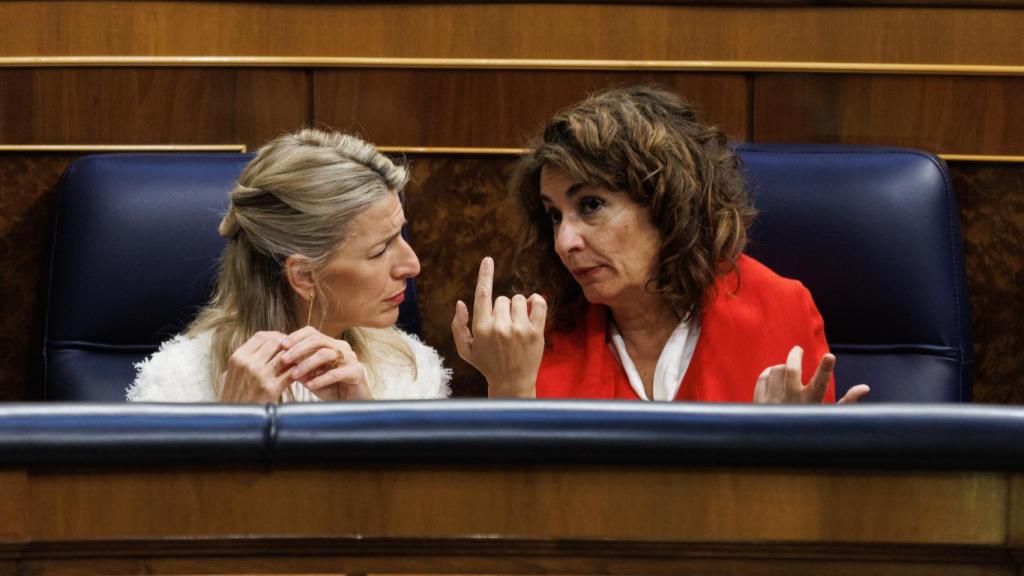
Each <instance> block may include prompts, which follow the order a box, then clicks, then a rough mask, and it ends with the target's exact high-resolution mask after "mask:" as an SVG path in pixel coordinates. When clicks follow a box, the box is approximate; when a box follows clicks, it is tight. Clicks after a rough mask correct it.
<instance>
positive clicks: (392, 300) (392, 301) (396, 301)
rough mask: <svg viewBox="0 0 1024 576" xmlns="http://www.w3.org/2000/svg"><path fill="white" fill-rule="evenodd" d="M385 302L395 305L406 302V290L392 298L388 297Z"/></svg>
mask: <svg viewBox="0 0 1024 576" xmlns="http://www.w3.org/2000/svg"><path fill="white" fill-rule="evenodd" d="M385 302H387V303H388V304H393V305H395V306H397V305H399V304H401V303H402V302H405V290H402V291H401V292H399V293H398V294H395V295H394V296H392V297H391V298H388V299H387V300H385Z"/></svg>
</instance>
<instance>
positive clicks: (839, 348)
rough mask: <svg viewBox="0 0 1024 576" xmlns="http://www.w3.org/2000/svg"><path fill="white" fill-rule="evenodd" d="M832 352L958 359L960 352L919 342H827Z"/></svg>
mask: <svg viewBox="0 0 1024 576" xmlns="http://www.w3.org/2000/svg"><path fill="white" fill-rule="evenodd" d="M829 349H830V350H831V351H832V352H840V353H843V354H900V355H906V354H917V355H920V356H934V357H938V358H950V359H953V360H958V361H959V360H960V354H958V352H957V350H956V349H954V348H946V347H942V346H922V345H919V344H893V345H888V346H886V345H861V344H834V343H830V344H829Z"/></svg>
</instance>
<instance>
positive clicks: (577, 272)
mask: <svg viewBox="0 0 1024 576" xmlns="http://www.w3.org/2000/svg"><path fill="white" fill-rule="evenodd" d="M599 270H601V266H583V267H580V268H573V269H572V270H571V272H572V275H573V276H574V277H575V278H576V279H577V280H584V279H586V278H590V277H591V276H593V275H594V274H597V272H598V271H599Z"/></svg>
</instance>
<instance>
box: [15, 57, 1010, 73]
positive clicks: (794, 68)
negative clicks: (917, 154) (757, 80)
mask: <svg viewBox="0 0 1024 576" xmlns="http://www.w3.org/2000/svg"><path fill="white" fill-rule="evenodd" d="M165 66H174V67H213V68H245V67H262V68H280V67H284V68H445V69H495V70H637V71H665V72H791V73H820V74H915V75H922V74H923V75H934V74H942V75H961V76H1024V66H987V65H962V64H912V63H903V64H884V63H872V62H765V61H746V60H732V61H726V60H719V61H713V60H706V61H705V60H577V59H514V58H364V57H305V56H11V57H3V58H0V68H53V67H58V68H74V67H165Z"/></svg>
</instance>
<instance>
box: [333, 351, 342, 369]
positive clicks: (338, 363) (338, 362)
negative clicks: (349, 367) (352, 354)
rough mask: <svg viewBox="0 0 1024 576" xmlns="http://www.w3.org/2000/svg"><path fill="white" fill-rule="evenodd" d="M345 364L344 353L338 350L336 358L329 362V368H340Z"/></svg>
mask: <svg viewBox="0 0 1024 576" xmlns="http://www.w3.org/2000/svg"><path fill="white" fill-rule="evenodd" d="M344 363H345V353H344V352H342V351H341V350H338V356H337V357H335V358H334V360H331V366H332V367H334V368H340V367H341V365H342V364H344Z"/></svg>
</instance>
